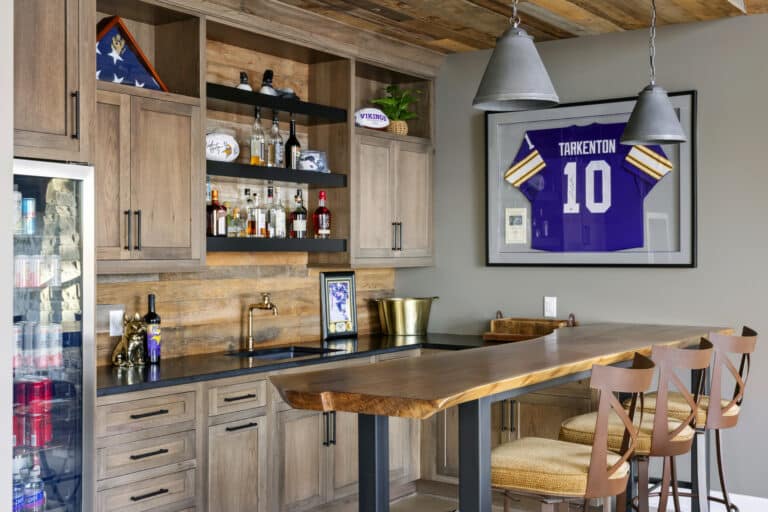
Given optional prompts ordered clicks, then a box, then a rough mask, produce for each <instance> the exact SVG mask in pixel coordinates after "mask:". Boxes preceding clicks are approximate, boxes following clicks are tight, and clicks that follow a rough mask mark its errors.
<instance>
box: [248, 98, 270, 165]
mask: <svg viewBox="0 0 768 512" xmlns="http://www.w3.org/2000/svg"><path fill="white" fill-rule="evenodd" d="M251 165H267V135H266V132H265V131H264V127H263V126H262V125H261V108H260V107H256V120H255V121H254V122H253V128H252V130H251Z"/></svg>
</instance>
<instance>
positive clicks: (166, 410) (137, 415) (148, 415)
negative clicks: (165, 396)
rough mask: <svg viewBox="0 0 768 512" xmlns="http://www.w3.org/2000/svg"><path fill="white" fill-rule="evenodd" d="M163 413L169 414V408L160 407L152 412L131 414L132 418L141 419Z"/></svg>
mask: <svg viewBox="0 0 768 512" xmlns="http://www.w3.org/2000/svg"><path fill="white" fill-rule="evenodd" d="M163 414H168V409H158V410H156V411H152V412H145V413H142V414H131V419H132V420H141V419H144V418H151V417H152V416H161V415H163Z"/></svg>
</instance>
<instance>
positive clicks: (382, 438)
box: [357, 414, 389, 512]
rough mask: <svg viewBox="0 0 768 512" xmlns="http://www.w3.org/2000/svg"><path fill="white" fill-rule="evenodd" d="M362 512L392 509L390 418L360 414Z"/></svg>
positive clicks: (359, 446)
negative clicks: (390, 495) (390, 489)
mask: <svg viewBox="0 0 768 512" xmlns="http://www.w3.org/2000/svg"><path fill="white" fill-rule="evenodd" d="M357 425H358V473H359V476H360V497H359V507H358V510H359V511H360V512H389V417H388V416H373V415H370V414H358V415H357Z"/></svg>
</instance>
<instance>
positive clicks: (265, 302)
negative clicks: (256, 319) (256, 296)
mask: <svg viewBox="0 0 768 512" xmlns="http://www.w3.org/2000/svg"><path fill="white" fill-rule="evenodd" d="M255 309H265V310H267V311H272V316H277V306H276V305H275V304H274V303H273V302H272V298H271V297H270V296H269V294H268V293H262V294H261V302H257V303H256V304H251V305H250V306H248V351H249V352H251V351H253V311H254V310H255Z"/></svg>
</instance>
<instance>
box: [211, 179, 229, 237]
mask: <svg viewBox="0 0 768 512" xmlns="http://www.w3.org/2000/svg"><path fill="white" fill-rule="evenodd" d="M206 211H207V213H208V216H207V222H206V225H207V230H206V231H207V233H208V236H227V208H226V207H225V206H223V205H221V204H219V191H218V190H212V191H211V204H209V205H208V206H207V207H206Z"/></svg>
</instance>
